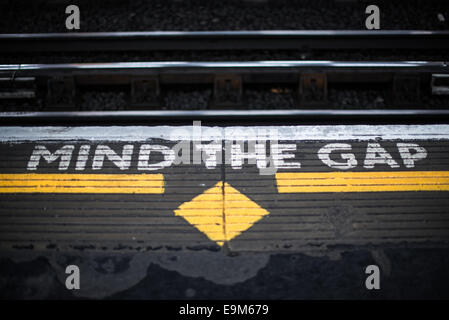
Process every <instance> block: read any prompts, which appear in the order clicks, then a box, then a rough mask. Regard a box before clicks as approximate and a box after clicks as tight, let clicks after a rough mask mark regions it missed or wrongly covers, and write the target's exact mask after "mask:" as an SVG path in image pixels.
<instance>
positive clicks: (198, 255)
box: [0, 247, 449, 300]
mask: <svg viewBox="0 0 449 320" xmlns="http://www.w3.org/2000/svg"><path fill="white" fill-rule="evenodd" d="M31 252H32V251H29V253H26V254H25V253H24V252H23V253H20V255H19V254H17V255H16V256H15V257H14V258H11V256H10V257H6V256H4V255H3V256H2V258H0V298H1V299H86V298H87V299H156V300H157V299H448V298H449V272H448V270H449V249H447V248H385V249H377V250H372V249H370V248H357V247H355V248H352V249H350V250H345V251H340V250H331V251H328V253H327V254H318V255H308V254H301V253H291V254H271V255H270V254H266V253H263V254H260V253H259V254H240V255H235V256H228V255H226V254H225V253H223V252H221V251H218V252H210V251H198V252H165V253H163V252H160V253H154V252H153V253H137V254H136V253H118V254H116V255H111V254H110V253H109V254H99V253H86V252H84V253H71V254H67V253H65V254H64V253H57V254H55V253H53V254H51V255H49V254H44V255H42V254H40V253H31ZM33 255H34V257H33ZM20 256H22V258H23V257H25V256H26V257H27V258H26V259H27V260H21V259H20ZM30 257H33V258H32V259H31V260H28V259H29V258H30ZM72 263H74V264H77V265H78V266H79V267H80V271H81V289H80V290H75V291H69V290H67V289H66V288H65V285H64V281H65V277H66V276H67V275H66V274H65V273H64V268H65V267H64V266H65V265H67V264H72ZM371 264H376V265H378V266H379V267H380V269H381V282H380V286H381V289H380V290H367V289H366V288H365V279H366V277H367V275H366V274H365V268H366V266H368V265H371Z"/></svg>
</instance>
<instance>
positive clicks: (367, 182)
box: [276, 171, 449, 193]
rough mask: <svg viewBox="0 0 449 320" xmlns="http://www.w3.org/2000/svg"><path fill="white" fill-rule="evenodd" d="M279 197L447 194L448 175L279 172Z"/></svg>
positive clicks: (433, 173) (439, 173) (395, 172)
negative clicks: (337, 194) (299, 195)
mask: <svg viewBox="0 0 449 320" xmlns="http://www.w3.org/2000/svg"><path fill="white" fill-rule="evenodd" d="M276 183H277V187H278V192H279V193H303V192H304V193H305V192H309V193H310V192H382V191H383V192H387V191H390V192H394V191H449V171H387V172H280V173H276Z"/></svg>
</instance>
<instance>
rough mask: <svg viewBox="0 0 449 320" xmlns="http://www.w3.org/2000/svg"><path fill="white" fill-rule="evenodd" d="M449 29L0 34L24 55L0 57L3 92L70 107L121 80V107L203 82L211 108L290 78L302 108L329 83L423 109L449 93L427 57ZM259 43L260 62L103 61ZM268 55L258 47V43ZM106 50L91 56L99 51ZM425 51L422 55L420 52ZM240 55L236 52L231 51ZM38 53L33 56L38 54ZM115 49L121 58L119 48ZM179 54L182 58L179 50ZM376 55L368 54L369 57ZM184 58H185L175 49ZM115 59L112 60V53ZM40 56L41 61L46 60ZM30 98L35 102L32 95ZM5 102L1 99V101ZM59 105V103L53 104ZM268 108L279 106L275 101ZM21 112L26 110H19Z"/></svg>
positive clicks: (5, 48) (4, 46) (442, 49)
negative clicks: (283, 55) (86, 58)
mask: <svg viewBox="0 0 449 320" xmlns="http://www.w3.org/2000/svg"><path fill="white" fill-rule="evenodd" d="M448 40H449V32H446V31H378V32H366V31H227V32H226V31H225V32H118V33H72V34H2V35H0V44H1V45H0V54H3V55H5V57H7V56H8V55H9V56H10V55H11V54H14V55H18V57H20V58H19V59H21V60H20V61H21V62H23V63H19V64H4V65H0V77H1V79H0V86H1V87H0V89H1V92H0V98H3V100H5V99H6V100H9V101H10V100H11V99H15V101H17V99H24V100H25V101H27V104H28V105H30V103H31V104H32V103H33V99H36V98H37V97H39V98H42V99H43V100H45V102H44V110H47V111H57V110H62V109H61V108H65V109H67V110H72V111H74V110H76V108H77V105H78V104H79V102H78V100H79V98H78V97H77V95H78V92H79V91H80V89H82V88H83V87H84V88H89V87H97V88H98V87H100V88H102V89H105V88H117V87H120V86H121V87H122V88H125V89H124V90H125V91H126V92H127V95H128V96H129V99H128V103H127V104H128V105H127V107H126V109H129V110H135V109H148V108H152V109H154V108H156V109H157V108H160V109H161V95H163V90H164V87H165V86H170V85H181V86H182V85H205V86H206V88H210V90H212V91H213V94H212V97H211V101H210V102H209V108H212V109H220V108H228V109H229V108H240V107H241V106H242V105H243V104H244V103H245V99H244V92H245V90H244V89H245V88H246V87H247V86H248V85H256V86H261V85H272V86H276V85H286V86H290V88H293V91H294V94H293V95H292V96H293V98H294V99H295V101H296V102H295V103H296V106H297V107H299V108H317V107H318V108H326V106H327V107H328V106H329V103H328V102H329V100H328V88H329V87H330V88H332V87H333V86H334V85H339V84H341V85H342V86H346V87H351V86H359V85H361V84H363V85H365V87H370V86H372V87H379V86H381V87H382V88H384V89H385V88H386V91H387V92H388V95H389V103H387V107H388V108H395V107H407V106H413V108H419V104H421V103H423V102H422V100H421V95H424V96H428V97H432V96H438V97H441V96H444V95H447V94H448V93H449V84H448V82H449V80H448V79H449V78H448V73H449V72H448V65H447V61H446V60H445V59H438V60H434V59H435V58H433V59H429V60H427V61H426V60H423V59H420V58H422V55H424V57H425V52H428V51H429V50H431V51H432V52H433V53H432V54H433V57H435V52H437V57H442V58H444V57H445V56H446V55H445V53H446V52H447V50H448V45H447V44H449V41H448ZM231 49H232V50H243V51H245V50H246V51H248V50H254V51H255V52H256V51H258V50H259V51H258V52H259V53H258V56H257V57H258V58H259V59H258V61H241V60H240V61H239V60H236V59H235V58H228V59H231V60H230V61H226V58H225V61H198V60H196V61H154V60H153V61H152V60H143V61H138V62H126V57H124V59H125V61H121V62H102V60H103V59H105V57H104V54H106V59H107V55H108V54H111V55H114V54H117V53H120V52H123V53H127V52H129V51H132V52H138V51H141V52H149V51H154V52H161V53H162V52H171V51H172V52H183V51H187V52H192V51H193V52H198V57H200V58H201V52H202V51H204V50H215V52H222V53H224V52H227V51H229V50H231ZM260 50H262V52H264V53H261V51H260ZM276 50H278V51H279V50H286V51H292V50H293V51H292V52H298V50H300V51H301V52H306V51H314V52H324V56H325V54H326V52H328V51H333V52H338V51H343V52H345V50H346V51H347V50H352V51H357V50H365V51H370V50H371V51H372V52H371V55H370V59H372V61H342V60H307V59H306V60H304V56H300V57H299V58H300V59H298V58H296V59H294V57H295V55H296V53H294V54H293V55H292V56H291V58H290V59H288V60H284V61H279V60H272V59H271V58H270V53H269V52H276ZM376 50H381V51H382V50H383V52H385V50H399V51H401V52H413V53H412V55H414V56H413V57H416V59H413V60H411V59H408V60H396V61H382V60H377V59H375V57H376ZM97 51H98V52H100V51H101V53H102V54H103V55H100V56H97V57H96V58H95V52H97ZM56 52H58V55H59V54H61V53H67V54H68V53H70V52H72V53H73V54H74V58H73V60H72V61H70V63H50V64H49V63H35V64H30V63H25V62H26V61H27V56H28V57H30V59H31V60H32V61H36V59H38V60H39V58H38V57H39V55H45V56H46V57H48V56H50V57H51V56H52V55H55V53H56ZM85 53H87V54H94V56H92V57H91V58H90V59H93V60H94V61H98V62H93V63H80V61H77V60H76V55H77V54H79V55H81V56H82V55H83V54H85ZM421 54H422V55H421ZM237 56H238V55H237ZM36 57H37V58H36ZM118 57H120V56H118ZM178 57H179V56H178ZM373 57H374V58H373ZM181 58H182V56H181ZM114 59H118V58H117V56H115V58H114ZM44 60H45V59H44ZM30 101H31V102H30ZM6 104H7V102H6ZM55 108H56V110H54V109H55ZM273 108H276V107H275V106H273ZM24 111H26V110H24Z"/></svg>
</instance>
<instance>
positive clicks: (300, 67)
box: [0, 61, 449, 83]
mask: <svg viewBox="0 0 449 320" xmlns="http://www.w3.org/2000/svg"><path fill="white" fill-rule="evenodd" d="M304 72H306V73H307V72H314V73H315V72H318V73H327V74H329V75H330V76H332V74H337V75H344V74H346V75H350V77H349V78H351V79H353V80H354V79H357V78H358V77H360V76H366V75H370V74H394V73H413V74H432V73H443V74H444V73H449V64H448V63H446V62H429V61H392V62H351V61H346V62H342V61H256V62H183V61H180V62H176V61H172V62H120V63H79V64H74V63H70V64H11V65H0V76H3V77H8V76H9V77H12V76H14V77H15V78H18V77H40V76H41V77H67V76H70V77H78V79H81V78H83V77H84V79H85V81H86V83H94V82H95V83H101V82H106V83H107V81H109V80H110V79H111V78H108V77H98V78H95V77H92V76H116V77H117V79H118V78H122V79H124V80H123V81H125V82H128V81H129V79H128V78H127V77H126V76H139V75H160V76H162V78H161V81H162V82H164V79H165V82H167V83H169V82H170V83H185V82H186V81H187V82H190V83H196V81H200V82H205V81H207V82H210V81H213V77H211V76H213V75H217V74H239V75H242V76H246V78H245V79H244V80H245V82H258V81H263V77H261V78H259V77H251V75H254V74H258V75H267V77H268V78H269V80H270V81H287V82H289V81H290V82H291V81H296V80H297V78H295V75H297V74H300V73H304ZM192 75H197V77H196V78H192V77H191V76H192ZM123 76H125V77H123ZM163 76H165V78H164V77H163ZM177 76H180V77H177ZM183 76H184V77H183ZM117 79H115V80H114V81H116V82H115V83H119V82H120V80H117ZM331 80H332V79H331ZM117 81H119V82H117ZM81 82H82V81H81Z"/></svg>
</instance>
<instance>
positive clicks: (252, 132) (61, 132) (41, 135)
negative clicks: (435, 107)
mask: <svg viewBox="0 0 449 320" xmlns="http://www.w3.org/2000/svg"><path fill="white" fill-rule="evenodd" d="M155 138H156V139H165V140H170V141H179V140H195V141H200V140H202V141H212V140H273V139H277V140H304V141H314V140H315V141H316V140H325V141H327V140H337V141H338V140H359V141H369V140H375V139H381V140H449V125H336V126H329V125H317V126H247V127H243V126H232V127H193V126H109V127H106V126H102V127H100V126H95V127H0V142H36V141H76V140H82V141H118V142H120V141H123V142H125V141H128V142H145V141H149V140H151V139H155Z"/></svg>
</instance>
